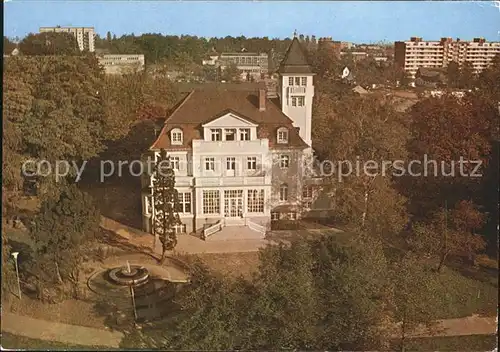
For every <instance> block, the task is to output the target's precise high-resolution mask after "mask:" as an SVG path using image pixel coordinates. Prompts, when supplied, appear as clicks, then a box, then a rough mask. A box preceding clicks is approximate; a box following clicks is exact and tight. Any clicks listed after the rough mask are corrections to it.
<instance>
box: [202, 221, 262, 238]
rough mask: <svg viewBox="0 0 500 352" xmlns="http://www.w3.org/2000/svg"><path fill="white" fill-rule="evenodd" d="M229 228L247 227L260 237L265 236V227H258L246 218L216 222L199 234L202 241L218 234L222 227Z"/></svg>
mask: <svg viewBox="0 0 500 352" xmlns="http://www.w3.org/2000/svg"><path fill="white" fill-rule="evenodd" d="M230 226H247V227H249V228H250V229H251V230H253V231H256V232H258V233H260V234H262V235H265V234H266V227H265V226H262V225H259V224H257V223H255V222H253V221H251V220H249V219H247V218H241V219H226V218H223V219H222V220H219V221H217V222H216V223H215V224H213V225H211V226H208V227H206V228H204V229H203V231H202V233H201V238H202V239H203V240H206V239H207V237H209V236H211V235H213V234H214V233H216V232H219V231H221V230H222V228H224V227H230Z"/></svg>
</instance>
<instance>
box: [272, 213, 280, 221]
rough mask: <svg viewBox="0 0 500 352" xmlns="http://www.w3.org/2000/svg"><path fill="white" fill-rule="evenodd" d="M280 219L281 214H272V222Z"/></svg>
mask: <svg viewBox="0 0 500 352" xmlns="http://www.w3.org/2000/svg"><path fill="white" fill-rule="evenodd" d="M279 219H280V213H277V212H272V213H271V220H279Z"/></svg>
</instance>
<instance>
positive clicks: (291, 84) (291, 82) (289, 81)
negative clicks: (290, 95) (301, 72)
mask: <svg viewBox="0 0 500 352" xmlns="http://www.w3.org/2000/svg"><path fill="white" fill-rule="evenodd" d="M288 85H289V86H293V77H288Z"/></svg>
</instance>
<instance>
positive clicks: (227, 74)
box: [222, 62, 240, 82]
mask: <svg viewBox="0 0 500 352" xmlns="http://www.w3.org/2000/svg"><path fill="white" fill-rule="evenodd" d="M222 79H223V80H225V81H226V82H234V81H239V79H240V70H239V69H238V66H237V65H236V64H235V63H234V62H231V63H230V64H229V65H227V66H226V68H224V70H223V71H222Z"/></svg>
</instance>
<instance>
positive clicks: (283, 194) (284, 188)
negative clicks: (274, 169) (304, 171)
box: [280, 183, 288, 202]
mask: <svg viewBox="0 0 500 352" xmlns="http://www.w3.org/2000/svg"><path fill="white" fill-rule="evenodd" d="M287 200H288V185H287V184H286V183H284V184H282V185H281V186H280V201H281V202H286V201H287Z"/></svg>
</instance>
